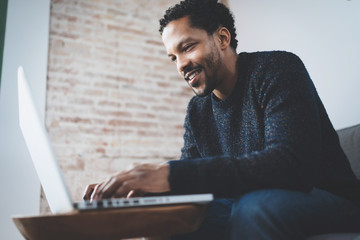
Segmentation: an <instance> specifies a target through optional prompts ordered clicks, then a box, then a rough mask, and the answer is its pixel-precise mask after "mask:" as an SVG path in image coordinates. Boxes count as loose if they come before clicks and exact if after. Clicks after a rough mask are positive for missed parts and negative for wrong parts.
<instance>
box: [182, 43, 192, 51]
mask: <svg viewBox="0 0 360 240" xmlns="http://www.w3.org/2000/svg"><path fill="white" fill-rule="evenodd" d="M194 45H195V44H194V43H191V44H188V45H186V46H185V47H184V51H185V52H186V51H189V50H190V49H191V48H192V47H193V46H194Z"/></svg>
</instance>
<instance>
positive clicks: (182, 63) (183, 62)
mask: <svg viewBox="0 0 360 240" xmlns="http://www.w3.org/2000/svg"><path fill="white" fill-rule="evenodd" d="M188 66H190V61H189V59H188V58H185V57H178V59H177V69H178V72H179V73H180V75H181V76H184V71H185V70H186V68H187V67H188Z"/></svg>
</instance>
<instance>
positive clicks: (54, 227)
mask: <svg viewBox="0 0 360 240" xmlns="http://www.w3.org/2000/svg"><path fill="white" fill-rule="evenodd" d="M206 210H207V205H204V204H202V205H200V204H199V205H195V204H183V205H174V206H162V207H159V206H157V207H142V208H126V209H113V210H103V211H84V212H78V211H74V212H71V213H66V214H56V215H44V216H29V217H13V221H14V223H15V225H16V227H17V228H18V230H19V231H20V232H21V234H22V235H23V236H24V237H25V239H28V240H42V239H44V240H45V239H46V240H49V239H52V240H56V239H59V240H60V239H61V240H63V239H67V240H69V239H76V240H82V239H84V240H85V239H86V240H92V239H97V240H115V239H116V240H119V239H122V238H136V237H156V236H171V235H174V234H178V233H185V232H191V231H194V230H196V229H197V228H198V227H199V225H200V223H201V221H202V220H203V218H204V215H205V213H206Z"/></svg>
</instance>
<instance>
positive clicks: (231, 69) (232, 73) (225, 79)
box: [213, 52, 239, 100]
mask: <svg viewBox="0 0 360 240" xmlns="http://www.w3.org/2000/svg"><path fill="white" fill-rule="evenodd" d="M238 57H239V56H238V54H236V53H235V52H232V53H229V56H228V57H226V58H224V62H223V68H224V69H223V71H222V75H221V78H222V81H221V84H220V85H219V86H218V87H217V88H215V89H214V91H213V93H214V94H215V96H216V97H217V98H218V99H219V100H224V99H225V98H227V97H228V96H229V95H230V94H231V92H232V90H233V89H234V87H235V84H236V81H237V59H238Z"/></svg>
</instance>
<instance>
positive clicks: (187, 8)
mask: <svg viewBox="0 0 360 240" xmlns="http://www.w3.org/2000/svg"><path fill="white" fill-rule="evenodd" d="M185 16H189V19H190V24H191V26H192V27H194V28H200V29H204V30H205V31H206V32H207V33H208V34H209V35H210V34H213V33H214V32H215V31H216V30H217V29H218V28H219V27H226V28H227V29H228V30H229V32H230V34H231V42H230V46H231V47H232V48H233V49H234V51H236V47H237V43H238V41H237V40H236V29H235V26H234V17H233V15H232V14H231V12H230V11H229V9H228V8H227V7H226V6H225V5H224V4H222V3H218V2H217V0H184V1H181V2H180V3H178V4H176V5H175V6H173V7H170V8H169V9H168V10H166V12H165V15H164V17H163V18H162V19H160V21H159V22H160V29H159V32H160V34H162V33H163V31H164V28H165V27H166V26H167V25H168V24H169V23H170V22H171V21H174V20H177V19H180V18H182V17H185Z"/></svg>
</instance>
